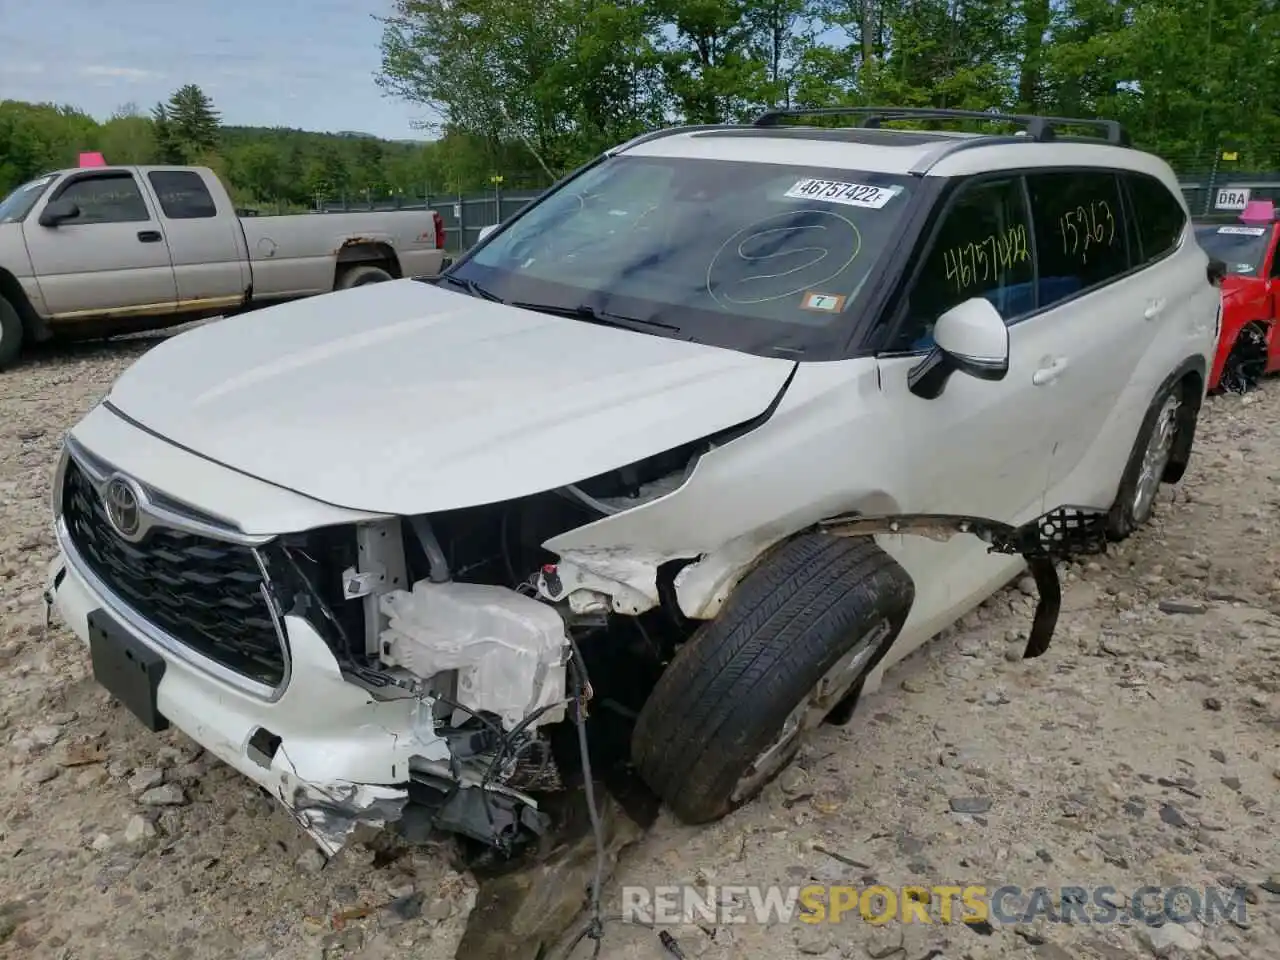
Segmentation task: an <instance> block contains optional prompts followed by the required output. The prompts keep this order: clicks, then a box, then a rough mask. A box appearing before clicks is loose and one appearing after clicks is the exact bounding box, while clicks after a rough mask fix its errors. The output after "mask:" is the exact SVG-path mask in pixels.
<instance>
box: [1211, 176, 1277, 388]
mask: <svg viewBox="0 0 1280 960" xmlns="http://www.w3.org/2000/svg"><path fill="white" fill-rule="evenodd" d="M1195 230H1196V240H1197V241H1198V242H1199V244H1200V246H1201V247H1203V248H1204V251H1205V252H1206V253H1207V254H1209V256H1210V257H1215V258H1217V259H1218V260H1221V261H1222V262H1223V263H1225V264H1226V276H1225V277H1224V278H1223V281H1222V332H1221V334H1220V336H1219V338H1218V356H1217V359H1216V360H1215V361H1214V364H1213V370H1212V371H1210V374H1209V389H1210V390H1213V391H1216V390H1227V391H1231V392H1235V393H1243V392H1244V391H1246V390H1248V389H1249V388H1251V387H1253V386H1255V385H1256V384H1257V383H1258V381H1259V380H1260V379H1261V378H1262V377H1263V376H1264V375H1265V374H1268V373H1275V372H1277V371H1280V336H1278V335H1276V333H1275V328H1276V321H1277V320H1278V319H1280V254H1277V251H1276V238H1277V236H1278V235H1280V229H1277V216H1276V209H1275V206H1274V205H1273V204H1272V202H1271V201H1270V200H1261V201H1255V202H1253V203H1250V204H1249V205H1248V207H1247V208H1246V209H1245V211H1244V212H1243V213H1242V214H1240V217H1239V219H1238V221H1237V222H1235V223H1208V222H1197V223H1196V224H1195Z"/></svg>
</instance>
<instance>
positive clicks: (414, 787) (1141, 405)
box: [46, 108, 1219, 853]
mask: <svg viewBox="0 0 1280 960" xmlns="http://www.w3.org/2000/svg"><path fill="white" fill-rule="evenodd" d="M827 112H829V113H830V112H831V111H827ZM835 113H838V114H842V115H847V116H850V117H853V118H855V119H856V120H857V123H856V125H851V126H845V127H836V126H802V125H798V124H796V123H794V122H792V121H794V120H798V119H802V118H803V116H804V115H805V114H801V113H799V112H796V113H794V114H788V113H785V112H774V113H770V114H766V115H765V116H763V117H761V118H760V119H759V120H757V121H756V123H755V124H753V125H747V126H743V125H736V126H704V127H683V128H676V129H670V130H663V131H659V132H655V133H652V134H648V135H645V136H642V137H639V138H637V139H635V140H633V141H631V142H629V143H626V144H624V145H622V146H620V147H617V148H616V149H613V150H610V151H609V152H607V153H606V154H605V155H603V156H601V157H599V158H598V159H597V160H595V161H593V162H591V163H589V164H587V165H586V166H585V167H583V168H582V169H580V170H578V171H577V172H575V173H574V174H572V175H571V176H569V177H567V178H566V179H565V180H564V181H562V182H561V183H559V184H557V185H556V186H555V187H553V188H552V189H550V190H549V191H548V192H547V193H545V194H544V195H543V196H542V197H541V198H539V199H538V200H537V201H535V202H533V203H531V204H530V205H529V206H527V207H526V208H525V209H524V210H523V211H521V213H520V214H518V215H517V216H515V217H513V218H511V219H510V220H509V221H508V222H506V223H504V224H502V225H501V226H500V227H498V229H497V230H496V231H494V232H492V233H491V234H489V235H487V236H486V237H484V239H482V241H481V242H480V243H478V244H477V245H476V246H475V247H474V248H472V249H471V250H470V251H469V252H468V253H467V254H466V255H465V256H463V257H461V258H460V259H459V260H458V262H457V263H456V264H455V265H454V266H453V267H452V268H450V269H449V270H448V271H447V272H446V273H445V275H444V276H443V277H441V278H438V279H435V280H432V281H429V282H427V281H416V280H400V281H394V282H387V283H381V284H376V285H371V286H366V287H363V288H359V289H355V290H351V291H345V292H339V293H334V294H331V295H326V296H323V297H318V298H314V299H308V300H303V301H300V302H296V303H293V304H287V305H282V306H278V307H274V308H271V309H268V310H265V311H262V312H257V313H252V314H247V315H243V316H238V317H233V318H230V319H226V320H223V321H221V322H218V323H214V324H210V325H207V326H204V327H201V328H199V329H195V330H192V331H190V332H187V333H184V334H181V335H179V336H176V337H174V338H172V339H170V340H169V341H167V342H166V343H164V344H162V345H160V346H157V347H156V348H154V349H153V350H151V351H150V352H149V353H147V354H146V355H145V356H144V357H143V358H142V359H140V360H139V361H138V362H137V363H135V364H134V365H133V367H132V368H131V369H129V370H128V371H127V372H126V373H125V374H124V375H123V376H121V377H120V379H119V380H118V381H117V382H116V384H115V385H114V386H113V387H112V389H111V391H110V393H109V395H108V396H107V397H106V399H105V400H104V401H103V402H102V404H101V405H100V406H98V407H97V408H96V409H94V410H93V411H92V412H91V413H89V414H88V415H87V416H86V417H85V418H84V419H83V420H82V421H81V422H80V423H78V424H77V425H76V426H75V428H74V429H73V430H72V431H71V432H70V434H69V435H68V437H67V440H66V448H65V454H64V456H63V457H62V459H61V462H60V464H59V467H58V470H57V475H56V482H55V490H54V495H53V507H54V513H55V516H56V526H57V538H58V543H59V545H60V548H61V554H60V557H59V558H58V560H57V561H56V562H55V563H54V564H53V566H52V568H51V570H50V573H49V582H48V588H47V592H46V598H47V601H48V602H49V603H50V604H51V605H52V606H53V607H55V608H56V610H57V612H58V614H59V615H60V617H61V619H62V620H63V621H64V622H65V623H66V624H67V625H68V626H70V628H71V629H72V630H74V631H75V632H76V633H77V634H78V635H79V636H80V637H82V638H83V639H84V640H85V642H86V643H87V645H88V647H89V651H90V655H91V657H92V662H93V667H94V672H95V676H96V677H97V679H98V680H99V682H100V683H102V684H103V685H104V686H105V687H106V688H107V689H108V690H109V691H110V692H111V693H112V694H113V695H114V696H115V697H116V698H117V699H118V700H119V701H121V702H122V703H123V704H125V705H126V706H127V707H128V708H129V709H130V710H131V711H133V713H135V714H136V715H137V716H138V717H139V718H140V719H141V720H142V721H143V722H144V723H145V724H147V725H148V726H149V727H150V728H151V729H163V728H165V727H166V726H168V725H173V726H176V727H177V728H179V729H181V730H183V731H185V732H186V733H187V734H188V735H190V736H191V737H192V738H194V739H195V740H196V741H198V742H199V743H201V744H202V745H203V746H204V747H205V748H206V749H207V750H209V751H210V752H211V753H213V754H215V755H216V756H218V757H220V758H221V759H222V760H224V761H226V762H227V763H229V764H231V765H232V766H234V767H235V768H236V769H238V770H239V771H241V772H242V773H243V774H244V775H245V776H247V777H249V778H251V779H252V780H254V781H256V782H257V783H259V784H260V785H262V786H263V787H264V788H266V789H267V790H269V791H270V792H271V793H272V794H273V795H274V796H275V797H277V798H278V799H279V800H280V801H281V802H282V803H283V804H285V805H286V806H287V807H288V808H289V809H290V810H291V811H292V812H293V814H294V815H295V816H296V817H297V819H298V821H299V822H300V823H301V824H302V826H303V827H304V828H305V829H306V830H307V831H308V832H309V833H310V834H311V835H312V836H313V837H314V838H315V839H316V840H317V842H318V843H319V844H320V845H321V846H322V847H323V849H325V850H326V851H328V852H330V853H332V852H333V851H335V850H336V849H338V847H340V846H341V845H342V843H343V842H344V840H345V838H346V837H347V836H348V834H349V832H350V831H351V829H352V828H354V827H355V826H356V825H357V824H361V823H369V824H375V825H377V824H387V823H393V822H402V821H404V820H405V819H406V818H410V815H411V813H412V814H413V816H416V817H418V818H419V819H418V820H417V821H416V822H417V823H418V824H419V825H422V824H426V825H429V826H432V827H435V828H441V829H446V830H451V831H455V832H458V833H462V834H467V835H470V836H472V837H474V838H476V839H478V840H480V841H482V842H484V843H486V844H489V845H491V846H492V847H494V848H497V849H500V850H506V851H509V850H511V849H513V848H515V847H516V846H517V845H518V844H519V843H520V842H521V841H522V840H523V839H528V838H529V837H532V836H534V835H536V834H537V833H539V832H540V831H541V830H544V829H545V828H546V826H547V815H546V813H545V804H544V803H543V800H544V799H545V796H546V793H547V791H553V790H556V789H560V788H562V787H563V786H564V785H565V783H566V782H567V780H568V778H569V776H570V775H575V776H576V774H575V773H574V772H573V770H572V769H571V768H572V765H573V763H574V760H575V757H577V758H578V759H580V758H581V754H580V753H576V752H575V751H578V750H579V749H581V748H582V741H581V740H580V738H579V736H578V735H579V734H580V733H582V732H583V726H582V725H581V721H582V718H583V716H584V715H586V714H587V713H588V712H589V714H590V720H589V721H588V722H587V723H586V724H585V728H586V729H588V730H589V729H592V728H593V725H598V728H599V729H600V730H602V731H604V733H602V734H599V735H598V737H597V740H596V741H593V744H594V746H593V749H597V750H600V751H602V750H604V749H605V746H607V744H608V743H613V744H614V745H615V746H616V745H617V744H618V743H619V742H620V743H622V744H624V746H625V749H624V750H623V753H624V754H625V759H626V760H628V761H629V762H630V763H632V764H634V768H635V769H636V770H637V771H638V772H639V774H640V776H641V777H642V778H643V780H644V781H645V782H646V783H647V784H648V785H649V787H650V788H651V789H652V790H653V792H655V793H656V794H658V795H659V796H660V797H661V798H662V800H663V801H665V802H666V804H667V805H668V806H669V807H670V808H671V809H672V810H673V811H674V812H675V813H676V814H677V815H678V816H680V817H681V818H683V819H684V820H686V821H688V822H705V821H709V820H713V819H716V818H718V817H720V816H723V815H724V814H725V813H727V812H728V811H730V810H732V809H733V808H734V807H736V806H737V805H739V804H741V803H743V802H746V801H747V800H748V799H749V798H750V797H752V796H753V795H754V794H755V793H757V792H758V791H759V790H760V788H761V787H762V786H763V785H764V784H765V783H766V782H768V780H769V779H770V778H771V777H773V776H775V775H776V774H777V772H778V771H779V770H780V769H781V768H782V767H783V766H785V765H786V763H787V762H788V761H789V760H790V759H791V757H792V756H793V755H794V752H795V749H796V746H797V744H798V742H799V740H800V737H801V736H802V735H803V733H804V732H805V731H806V730H807V729H810V728H812V727H813V726H814V725H816V724H817V723H820V722H823V721H824V720H826V721H833V722H847V721H848V719H849V716H850V713H851V711H852V706H853V704H854V702H855V701H856V699H857V697H858V695H859V693H860V692H864V691H870V690H872V689H874V687H875V686H876V685H877V684H878V682H879V678H880V675H881V674H882V673H883V671H884V670H885V669H886V667H888V666H889V665H890V664H892V663H893V662H895V661H897V660H899V659H901V658H902V657H903V656H905V655H906V654H908V653H910V652H911V651H912V650H913V649H915V648H916V647H917V646H919V645H920V644H921V643H923V642H924V641H925V640H927V639H928V638H929V637H931V636H932V635H934V634H936V633H938V632H939V630H941V629H942V628H944V627H945V626H947V625H948V624H951V623H953V622H954V621H955V620H956V619H957V618H959V617H960V616H961V615H963V614H964V613H965V612H967V611H968V610H970V609H972V608H973V607H975V606H976V605H977V604H979V603H980V602H981V601H982V600H983V599H984V598H986V597H988V596H989V595H990V594H992V593H993V592H994V591H996V590H998V589H1000V588H1001V587H1002V586H1003V585H1004V584H1006V583H1008V582H1009V581H1010V580H1011V579H1013V578H1015V577H1018V576H1019V575H1021V574H1022V573H1023V571H1025V570H1027V569H1030V570H1031V572H1032V573H1033V575H1034V576H1035V578H1036V582H1037V583H1038V584H1039V585H1040V588H1041V598H1040V607H1039V610H1038V612H1037V617H1036V620H1035V622H1034V624H1033V627H1032V629H1031V631H1030V635H1029V638H1028V650H1027V655H1028V656H1035V655H1038V654H1040V653H1042V652H1043V651H1044V649H1045V647H1046V645H1047V644H1048V641H1049V636H1050V635H1051V633H1052V630H1053V621H1054V617H1055V615H1056V613H1057V600H1058V595H1057V589H1058V584H1057V579H1056V576H1055V573H1054V560H1056V559H1059V558H1061V557H1063V556H1065V555H1068V554H1071V553H1073V552H1077V553H1079V552H1088V551H1097V550H1101V549H1104V548H1105V543H1106V541H1107V540H1108V539H1112V540H1114V539H1118V538H1122V537H1124V536H1127V535H1128V534H1129V533H1130V532H1132V531H1133V530H1134V529H1135V528H1136V527H1137V526H1139V525H1140V524H1142V523H1143V522H1144V521H1145V520H1146V519H1147V518H1148V516H1149V515H1150V514H1151V512H1152V510H1153V507H1154V505H1155V503H1156V500H1157V491H1158V488H1159V486H1160V484H1161V483H1162V482H1168V483H1172V482H1176V481H1177V480H1178V478H1179V477H1180V476H1181V474H1182V473H1183V471H1184V469H1185V468H1186V465H1187V461H1188V457H1189V455H1190V451H1191V446H1192V439H1193V434H1194V431H1195V425H1196V419H1197V414H1198V411H1199V409H1200V405H1201V401H1202V399H1203V397H1204V390H1205V377H1206V371H1207V370H1208V369H1209V365H1210V363H1211V360H1212V357H1213V354H1214V347H1215V341H1216V338H1217V325H1218V312H1219V308H1218V302H1219V292H1218V290H1217V289H1216V287H1215V284H1216V282H1217V272H1216V270H1215V265H1214V264H1212V263H1211V262H1210V261H1209V259H1208V258H1207V257H1206V255H1205V253H1204V252H1203V251H1202V250H1201V249H1200V247H1198V246H1197V244H1196V242H1195V240H1194V238H1193V237H1192V235H1191V232H1190V230H1189V227H1188V222H1189V221H1188V215H1187V210H1186V207H1185V204H1184V203H1183V201H1182V199H1181V196H1180V194H1179V191H1178V185H1177V183H1176V181H1175V179H1174V176H1173V174H1172V173H1171V172H1170V169H1169V167H1168V166H1167V165H1166V164H1165V163H1163V162H1162V161H1160V160H1159V159H1157V158H1156V157H1153V156H1151V155H1149V154H1146V153H1143V152H1141V151H1139V150H1136V149H1133V148H1132V147H1130V146H1129V145H1128V141H1127V137H1126V136H1125V133H1124V131H1123V130H1122V129H1121V128H1120V127H1119V126H1118V125H1117V124H1115V123H1112V122H1106V121H1078V120H1059V119H1056V118H1036V117H1012V116H1002V115H995V114H977V115H967V114H963V113H960V112H957V111H914V112H913V111H909V110H899V109H896V108H885V109H842V110H838V111H835ZM957 117H960V118H962V119H975V120H986V121H995V122H997V123H1003V124H1004V125H1005V126H1006V128H1010V127H1016V128H1018V132H1017V133H1016V134H1003V133H1001V134H995V135H978V134H971V133H968V134H967V133H946V132H936V131H928V132H925V131H920V130H903V129H891V128H889V127H886V126H885V125H884V123H885V122H887V121H895V120H897V121H900V120H902V119H903V118H908V119H931V120H946V119H954V118H957ZM1072 128H1076V129H1085V128H1087V129H1089V130H1091V131H1092V134H1091V135H1087V136H1085V135H1077V136H1068V135H1066V131H1067V130H1070V129H1072ZM610 736H612V739H610ZM601 744H605V746H601Z"/></svg>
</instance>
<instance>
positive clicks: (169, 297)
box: [0, 167, 444, 369]
mask: <svg viewBox="0 0 1280 960" xmlns="http://www.w3.org/2000/svg"><path fill="white" fill-rule="evenodd" d="M443 264H444V222H443V221H442V220H441V218H440V215H439V214H438V213H436V212H434V211H429V210H391V211H381V212H378V211H367V212H365V211H359V212H352V213H325V214H301V215H298V216H284V217H244V218H241V217H239V216H237V214H236V210H235V207H234V206H233V205H232V202H231V198H230V197H229V196H228V195H227V191H226V190H225V189H224V188H223V186H222V184H221V183H220V182H219V181H218V178H217V176H216V175H215V174H214V172H213V171H212V170H209V169H208V168H206V167H90V168H79V169H73V170H61V171H59V172H57V173H50V174H46V175H45V176H42V177H38V178H37V179H35V180H32V181H30V182H29V183H25V184H23V185H22V186H20V187H18V188H17V189H16V190H14V191H13V192H12V193H10V194H9V195H8V196H7V197H6V198H5V199H4V200H3V201H0V369H3V368H4V367H6V366H9V365H11V364H12V363H14V362H15V361H16V359H17V358H18V356H19V353H20V352H21V349H22V345H23V343H31V342H35V341H41V340H47V339H49V338H51V337H59V338H67V339H84V338H89V337H102V336H109V335H112V334H117V333H128V332H133V331H137V330H143V329H153V328H156V327H162V326H167V325H171V324H174V323H183V322H186V321H189V320H193V319H198V318H200V317H208V316H216V315H221V314H228V313H235V312H238V311H242V310H246V309H251V308H253V307H257V306H262V305H265V304H268V303H274V302H279V301H281V300H289V299H294V298H297V297H308V296H314V295H315V294H320V293H327V292H329V291H331V290H341V289H346V288H347V287H354V286H358V285H361V284H365V283H376V282H378V281H381V280H390V279H392V278H396V277H429V276H435V275H436V274H438V273H439V272H440V270H441V269H442V266H443Z"/></svg>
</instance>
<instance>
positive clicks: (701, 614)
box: [673, 491, 901, 620]
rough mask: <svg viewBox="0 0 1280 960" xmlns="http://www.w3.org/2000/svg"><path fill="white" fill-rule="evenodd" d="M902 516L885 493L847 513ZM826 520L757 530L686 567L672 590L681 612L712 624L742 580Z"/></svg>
mask: <svg viewBox="0 0 1280 960" xmlns="http://www.w3.org/2000/svg"><path fill="white" fill-rule="evenodd" d="M899 512H901V507H900V506H899V504H898V502H897V501H896V500H894V499H893V497H891V496H890V495H889V494H888V493H886V492H884V491H875V492H867V493H865V494H863V495H862V496H860V497H858V498H857V500H856V501H855V502H854V503H853V504H852V506H851V507H850V509H849V510H847V511H835V512H833V513H832V514H831V515H832V516H836V515H839V514H841V513H857V514H867V515H877V516H878V515H884V514H896V513H899ZM824 519H826V517H818V518H815V519H814V520H813V521H812V522H809V523H804V524H801V525H799V526H796V527H795V528H794V529H788V530H786V531H785V532H778V531H776V530H773V531H770V530H767V529H766V530H757V531H753V532H751V533H749V534H746V535H744V536H741V537H738V538H736V539H735V540H732V541H730V542H729V543H726V544H724V545H723V546H722V547H720V548H718V549H716V550H715V551H713V552H711V553H706V554H703V555H702V556H701V557H699V558H697V559H695V560H692V561H690V562H689V563H687V564H685V565H684V566H683V567H682V568H681V569H680V571H679V572H678V573H677V574H676V576H675V579H674V583H673V587H674V591H675V596H676V601H677V603H678V605H679V607H680V612H681V613H683V614H684V615H685V616H686V617H688V618H689V619H691V620H713V619H715V617H716V616H717V615H718V614H719V612H720V609H721V608H722V607H723V606H724V602H725V600H727V599H728V597H729V595H730V594H731V593H733V591H734V590H735V589H736V588H737V586H738V584H740V583H741V582H742V581H743V579H744V578H745V577H746V576H747V575H748V574H749V573H751V571H752V570H754V569H755V568H756V567H757V566H759V565H760V563H761V562H762V561H763V560H764V559H765V558H766V557H768V555H769V554H770V553H771V552H773V551H774V550H776V549H777V548H778V547H779V546H780V545H781V544H784V543H786V542H787V541H788V540H792V539H794V538H796V537H798V536H800V535H802V534H805V533H809V532H812V531H813V530H814V527H815V524H817V523H819V522H821V521H822V520H824Z"/></svg>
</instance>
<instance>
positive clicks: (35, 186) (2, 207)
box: [0, 174, 55, 223]
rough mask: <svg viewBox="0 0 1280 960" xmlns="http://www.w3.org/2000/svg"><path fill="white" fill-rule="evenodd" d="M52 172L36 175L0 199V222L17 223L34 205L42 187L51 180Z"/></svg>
mask: <svg viewBox="0 0 1280 960" xmlns="http://www.w3.org/2000/svg"><path fill="white" fill-rule="evenodd" d="M54 176H55V175H54V174H49V175H48V176H44V177H37V178H36V179H35V180H32V181H30V182H29V183H24V184H23V185H22V186H20V187H18V188H17V189H15V190H14V191H13V192H12V193H10V194H9V195H8V196H7V197H5V198H4V199H3V200H0V223H17V222H18V221H20V220H22V219H23V218H24V217H26V215H27V214H28V213H30V212H31V208H32V207H34V206H35V205H36V201H37V200H39V199H40V195H41V194H42V193H44V188H45V187H47V186H48V185H49V184H50V183H52V182H53V178H54Z"/></svg>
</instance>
